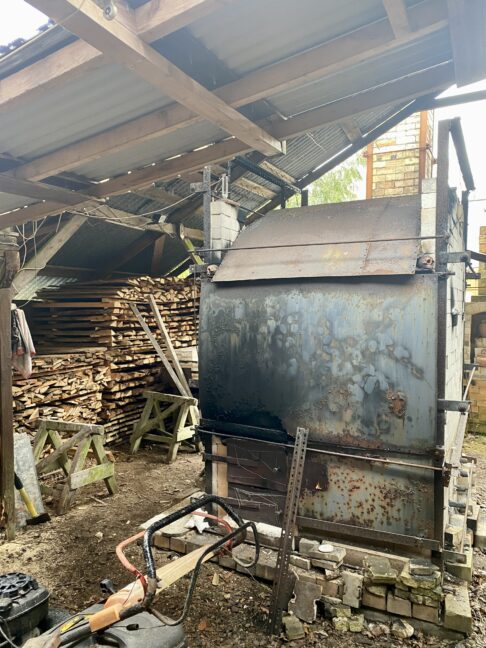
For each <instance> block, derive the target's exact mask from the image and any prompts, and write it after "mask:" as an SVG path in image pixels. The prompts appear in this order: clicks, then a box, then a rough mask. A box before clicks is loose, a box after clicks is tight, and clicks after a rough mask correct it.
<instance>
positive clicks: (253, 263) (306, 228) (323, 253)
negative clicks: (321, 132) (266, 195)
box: [214, 196, 420, 282]
mask: <svg viewBox="0 0 486 648" xmlns="http://www.w3.org/2000/svg"><path fill="white" fill-rule="evenodd" d="M419 235H420V197H419V196H403V197H399V198H379V199H376V200H373V201H369V200H368V201H366V200H363V201H354V202H348V203H339V204H335V205H318V206H313V207H304V208H302V207H300V208H298V209H285V210H277V211H274V212H271V213H269V214H267V215H266V216H265V218H262V219H260V220H258V221H256V222H254V223H253V224H251V225H250V226H248V227H247V228H245V229H244V230H243V231H242V232H241V234H240V235H239V236H238V238H237V240H236V242H235V244H234V245H233V247H232V248H231V250H229V251H228V252H227V253H226V256H225V258H224V260H223V262H222V264H221V266H220V268H219V269H218V271H217V272H216V275H215V277H214V281H215V282H226V281H251V280H261V279H292V278H304V277H353V276H367V275H378V276H380V275H411V274H414V273H415V267H416V261H417V256H418V249H419V241H418V240H417V239H416V238H415V239H414V238H413V237H418V236H419ZM382 239H386V241H385V242H374V243H373V242H372V241H377V240H382ZM397 239H408V240H397ZM353 241H355V242H353ZM268 246H273V247H268ZM276 246H283V247H276ZM285 246H288V247H285ZM239 248H240V249H239ZM247 248H255V249H247Z"/></svg>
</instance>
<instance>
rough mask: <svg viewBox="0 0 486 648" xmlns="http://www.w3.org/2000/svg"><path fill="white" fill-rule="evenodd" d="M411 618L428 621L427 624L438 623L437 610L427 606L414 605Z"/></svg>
mask: <svg viewBox="0 0 486 648" xmlns="http://www.w3.org/2000/svg"><path fill="white" fill-rule="evenodd" d="M412 616H414V617H415V618H416V619H421V620H422V621H428V622H429V623H439V609H438V608H435V607H430V606H429V605H420V604H419V603H414V604H413V605H412Z"/></svg>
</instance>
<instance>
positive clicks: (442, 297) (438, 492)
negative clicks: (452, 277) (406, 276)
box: [434, 120, 451, 545]
mask: <svg viewBox="0 0 486 648" xmlns="http://www.w3.org/2000/svg"><path fill="white" fill-rule="evenodd" d="M450 130H451V121H450V120H444V121H441V122H439V131H438V148H437V197H436V214H435V233H436V235H440V236H441V238H438V239H437V243H436V271H437V272H438V273H447V261H446V260H445V259H446V256H445V255H446V254H447V247H448V246H447V238H446V237H447V235H448V231H449V135H450ZM447 288H448V280H447V275H446V274H443V276H442V277H439V280H438V283H437V350H436V352H437V399H438V400H439V399H445V388H446V362H447V356H446V353H447V350H446V340H447ZM445 422H446V413H445V412H444V411H440V410H439V411H438V412H437V427H436V439H435V442H436V445H437V447H443V446H444V438H445ZM444 516H445V501H444V483H443V479H442V475H436V477H435V481H434V536H435V539H436V540H437V541H439V542H440V543H441V545H442V544H443V538H444Z"/></svg>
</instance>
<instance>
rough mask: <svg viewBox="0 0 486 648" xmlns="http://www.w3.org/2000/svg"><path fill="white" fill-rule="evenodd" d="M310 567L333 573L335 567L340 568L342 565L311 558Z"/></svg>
mask: <svg viewBox="0 0 486 648" xmlns="http://www.w3.org/2000/svg"><path fill="white" fill-rule="evenodd" d="M322 555H324V554H322ZM311 565H312V567H318V568H319V569H325V570H330V571H334V570H335V568H336V567H340V566H341V565H342V562H340V563H333V562H331V561H330V560H317V559H315V558H311Z"/></svg>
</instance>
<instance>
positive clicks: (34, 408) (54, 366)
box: [12, 351, 109, 431]
mask: <svg viewBox="0 0 486 648" xmlns="http://www.w3.org/2000/svg"><path fill="white" fill-rule="evenodd" d="M108 378H109V367H108V365H107V364H106V359H105V356H104V354H103V353H101V352H100V351H97V352H87V353H73V354H71V355H69V356H65V355H37V356H35V357H34V359H33V363H32V375H31V377H30V378H22V377H21V376H19V374H17V373H15V372H14V374H13V384H12V395H13V411H14V426H15V429H16V430H17V431H33V430H35V428H36V425H37V420H38V419H39V418H56V419H60V420H63V421H78V420H82V421H85V422H86V423H96V422H97V420H98V418H99V417H100V414H101V411H102V407H103V403H102V397H103V389H104V387H105V386H106V385H107V384H108Z"/></svg>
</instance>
